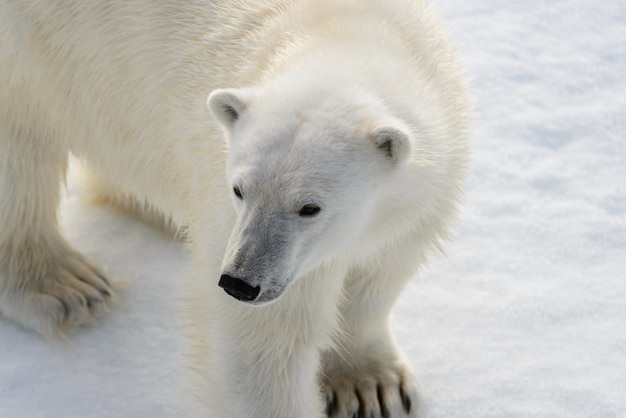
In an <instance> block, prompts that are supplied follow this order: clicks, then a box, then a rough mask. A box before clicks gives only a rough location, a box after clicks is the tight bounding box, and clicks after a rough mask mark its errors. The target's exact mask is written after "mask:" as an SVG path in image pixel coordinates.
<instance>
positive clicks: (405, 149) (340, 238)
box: [208, 89, 411, 304]
mask: <svg viewBox="0 0 626 418" xmlns="http://www.w3.org/2000/svg"><path fill="white" fill-rule="evenodd" d="M283 93H284V94H277V93H276V92H271V94H270V93H268V92H266V91H260V90H256V89H222V90H216V91H214V92H213V93H212V94H211V96H210V97H209V101H208V104H209V107H210V109H211V110H212V112H213V113H214V115H215V117H216V118H217V119H218V120H219V121H220V122H221V124H223V125H224V127H225V129H226V132H227V134H228V137H229V155H228V164H227V179H228V182H229V186H230V190H231V194H232V199H233V202H234V205H235V208H236V212H237V221H236V224H235V226H234V229H233V230H232V234H231V236H230V239H229V242H228V245H227V248H226V254H225V257H224V260H223V264H222V276H221V279H220V286H221V287H223V288H224V290H225V291H226V292H227V293H228V294H229V295H231V296H233V297H235V298H236V299H238V300H241V301H244V302H248V303H251V304H262V303H266V302H270V301H273V300H275V299H276V298H278V297H279V296H280V295H281V294H282V293H283V291H284V290H285V289H286V288H287V286H289V284H290V283H293V282H294V281H295V280H297V279H298V278H300V277H302V276H303V275H306V274H307V273H309V272H311V271H312V270H313V269H315V268H316V267H318V266H320V265H322V264H324V263H328V262H333V260H334V259H336V257H342V254H345V253H346V252H347V250H349V249H350V248H355V247H358V246H360V245H364V243H363V240H368V239H371V238H370V237H369V236H367V235H368V234H367V231H368V226H369V224H370V223H371V222H373V218H374V217H375V216H376V215H375V213H374V212H375V210H374V208H375V207H380V205H379V202H377V199H378V197H379V196H380V195H381V191H384V190H385V188H389V187H393V185H391V184H390V182H392V181H393V175H394V174H393V173H394V172H396V171H397V170H402V169H403V168H402V167H403V166H405V165H406V160H407V158H408V156H409V154H410V152H411V140H410V133H409V132H410V130H409V129H407V127H406V126H405V125H404V124H403V123H402V121H400V120H398V119H395V118H393V117H391V116H390V115H387V114H385V112H383V111H381V110H380V109H379V108H377V106H378V105H377V104H375V101H368V100H366V99H365V98H364V97H358V98H357V99H355V100H352V101H350V100H347V99H346V98H345V97H338V96H333V94H332V92H330V93H329V92H312V91H311V92H305V94H302V91H300V95H299V96H298V97H289V99H288V100H287V98H286V97H285V96H284V95H285V94H288V93H287V92H283ZM356 96H358V95H356ZM277 97H278V98H277ZM378 200H380V199H378Z"/></svg>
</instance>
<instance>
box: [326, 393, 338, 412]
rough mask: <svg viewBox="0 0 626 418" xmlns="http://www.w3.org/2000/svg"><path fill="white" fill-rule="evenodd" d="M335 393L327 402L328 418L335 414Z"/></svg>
mask: <svg viewBox="0 0 626 418" xmlns="http://www.w3.org/2000/svg"><path fill="white" fill-rule="evenodd" d="M335 397H336V395H335V392H333V393H332V394H331V395H330V399H328V400H327V401H326V416H328V417H329V418H330V416H331V415H332V414H333V413H335V406H336V405H335Z"/></svg>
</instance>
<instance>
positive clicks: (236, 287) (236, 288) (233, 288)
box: [219, 274, 261, 302]
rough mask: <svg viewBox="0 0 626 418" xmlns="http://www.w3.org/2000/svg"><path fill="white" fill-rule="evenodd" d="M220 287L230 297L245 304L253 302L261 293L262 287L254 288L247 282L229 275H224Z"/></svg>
mask: <svg viewBox="0 0 626 418" xmlns="http://www.w3.org/2000/svg"><path fill="white" fill-rule="evenodd" d="M219 286H220V287H221V288H222V289H224V291H225V292H226V293H228V294H229V295H230V296H232V297H234V298H235V299H237V300H242V301H244V302H250V301H253V300H254V299H256V297H257V296H259V293H260V292H261V286H256V287H252V286H250V285H249V284H248V283H246V282H245V281H243V280H241V279H238V278H236V277H232V276H230V275H228V274H222V277H220V283H219Z"/></svg>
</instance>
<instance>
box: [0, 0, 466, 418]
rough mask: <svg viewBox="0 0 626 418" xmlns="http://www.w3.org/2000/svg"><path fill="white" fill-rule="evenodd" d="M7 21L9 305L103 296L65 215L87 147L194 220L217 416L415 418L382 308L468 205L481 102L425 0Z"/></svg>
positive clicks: (150, 206) (138, 191)
mask: <svg viewBox="0 0 626 418" xmlns="http://www.w3.org/2000/svg"><path fill="white" fill-rule="evenodd" d="M0 39H2V40H3V45H2V47H0V86H1V88H0V196H2V200H1V201H0V225H1V227H0V312H1V313H2V314H3V315H4V316H6V317H9V318H12V319H13V320H16V321H18V322H19V323H21V324H23V325H25V326H27V327H30V328H33V329H35V330H37V331H39V332H42V333H44V334H52V333H55V332H57V331H58V330H59V329H63V328H65V327H67V326H72V325H80V324H82V323H86V322H89V321H90V320H91V319H92V318H94V317H97V316H98V315H99V314H100V313H102V312H103V311H104V310H105V309H106V307H107V306H108V305H109V303H110V300H111V298H112V296H111V295H112V293H113V290H112V289H111V288H110V285H109V283H108V281H107V280H106V279H105V278H104V277H103V276H102V274H101V273H100V272H99V271H98V270H97V268H96V267H94V266H92V265H91V264H90V263H89V262H88V261H87V260H86V259H85V258H84V257H83V256H82V255H80V253H78V252H76V251H75V250H74V249H72V248H71V246H70V245H69V244H67V243H66V242H65V241H64V240H63V238H62V236H61V234H60V232H59V231H58V228H57V223H56V207H57V204H58V190H59V189H58V187H59V186H58V185H59V183H60V182H61V181H62V179H63V176H64V173H65V169H66V160H67V155H68V152H70V151H71V152H72V153H74V154H75V155H77V156H78V157H79V158H81V159H83V160H84V161H86V162H87V163H88V164H89V166H90V167H91V169H92V170H93V171H94V173H95V174H96V176H97V178H98V179H99V181H101V182H102V184H104V187H103V188H104V189H106V190H107V192H108V193H113V194H114V195H115V196H113V197H112V198H111V199H110V200H111V201H120V202H126V203H125V204H128V206H131V207H133V208H135V209H141V208H145V209H146V210H147V212H148V214H149V216H150V217H155V216H156V217H157V218H159V219H162V220H164V221H165V222H166V223H167V224H168V225H170V224H173V225H178V226H179V227H185V228H186V231H185V233H186V235H187V237H188V239H189V243H190V244H189V246H190V251H191V254H192V257H193V260H194V273H193V278H192V281H191V283H190V286H189V289H190V308H189V318H190V322H191V323H192V326H191V329H192V334H193V335H192V338H193V339H194V340H195V341H196V343H197V344H196V345H197V350H196V351H195V352H194V354H193V356H192V362H193V364H192V367H193V368H194V369H196V370H198V371H199V374H198V375H199V379H198V382H196V386H195V390H194V392H195V394H196V395H197V398H198V399H199V400H200V403H201V404H203V405H205V407H206V408H209V409H211V411H212V412H211V415H210V416H219V417H232V416H236V417H284V418H293V417H321V416H323V415H324V410H325V405H324V402H327V403H329V404H330V406H331V407H330V408H329V411H330V415H331V416H333V417H351V416H353V414H355V413H356V412H357V411H359V410H360V412H361V413H363V414H365V416H370V414H371V416H376V417H378V416H383V415H384V414H385V413H386V412H389V414H390V415H389V416H391V417H401V416H416V413H417V412H416V411H417V402H418V394H417V389H416V384H415V382H414V380H413V378H412V376H411V373H410V371H409V369H408V367H407V365H406V363H405V362H404V360H403V358H402V355H401V353H400V352H399V349H398V348H397V346H396V344H395V342H394V340H393V337H392V336H391V335H390V333H389V329H388V325H387V317H388V314H389V311H390V309H391V307H392V305H393V303H394V301H395V299H396V298H397V296H398V295H399V293H400V292H401V291H402V288H403V286H404V284H405V283H406V282H407V280H408V279H409V278H410V277H411V276H412V275H413V274H414V273H415V272H416V270H417V269H418V267H419V265H420V264H421V263H422V262H424V261H425V257H426V255H427V253H428V251H429V250H431V249H432V248H434V247H438V246H439V243H440V241H441V240H442V239H443V238H445V236H446V233H447V231H448V227H449V226H450V224H451V223H452V221H453V219H454V216H455V213H456V206H457V203H458V199H459V196H460V189H461V187H462V182H463V178H464V174H465V171H466V166H467V158H468V150H467V144H466V137H467V130H468V126H469V109H470V105H469V100H468V94H467V88H466V86H465V83H464V81H463V79H462V77H461V70H460V68H459V66H458V64H457V62H456V58H455V54H454V50H453V48H452V47H451V46H450V44H449V43H448V41H447V39H446V36H445V34H444V33H443V32H442V30H441V28H440V27H439V22H438V19H437V17H436V16H435V14H434V13H433V12H432V10H431V9H429V8H428V7H427V6H425V5H424V4H423V2H421V1H418V0H395V1H380V0H302V1H292V0H249V1H232V2H231V1H223V0H219V1H212V2H203V1H191V2H178V1H167V0H165V1H159V2H154V1H149V0H137V1H132V2H131V1H121V0H104V1H99V2H84V1H82V0H67V1H58V2H57V1H43V0H42V1H26V0H23V1H9V0H3V1H0ZM222 88H226V89H222ZM209 95H210V98H209V102H208V104H209V106H208V107H207V106H206V99H207V97H209ZM209 108H210V109H211V111H212V112H210V111H209ZM224 134H226V135H224ZM227 156H228V157H227ZM235 186H237V187H240V188H241V191H242V192H243V193H242V194H243V199H239V198H237V197H236V196H234V195H233V191H232V189H233V187H235ZM111 191H113V192H111ZM305 205H313V206H319V208H320V209H321V210H320V212H319V214H316V215H313V216H300V215H299V214H298V212H299V210H301V209H302V208H303V207H304V206H305ZM221 274H229V275H231V276H233V277H240V278H241V279H245V281H247V282H249V284H250V285H251V286H252V287H254V286H258V288H259V289H261V290H260V292H261V293H260V295H259V296H258V299H257V300H255V301H252V302H250V303H243V302H240V301H237V300H235V299H234V298H232V297H230V296H228V295H227V294H226V293H225V292H223V291H222V289H220V288H219V287H218V286H217V284H218V281H219V280H220V275H221ZM254 304H257V305H259V306H252V305H254ZM320 385H321V386H320ZM379 399H382V400H383V404H384V405H379ZM407 399H409V400H410V401H411V407H410V408H408V401H407ZM403 403H404V407H403ZM205 407H200V406H199V410H198V414H199V415H206V414H208V412H207V409H206V408H205ZM385 410H387V411H385Z"/></svg>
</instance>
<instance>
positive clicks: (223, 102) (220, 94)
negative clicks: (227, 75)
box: [207, 89, 248, 128]
mask: <svg viewBox="0 0 626 418" xmlns="http://www.w3.org/2000/svg"><path fill="white" fill-rule="evenodd" d="M207 106H208V108H209V109H210V110H211V112H213V115H215V117H216V118H217V119H218V120H219V121H220V122H221V123H222V124H223V125H224V126H226V127H228V128H230V127H231V126H232V125H233V124H234V123H235V122H237V120H238V119H239V118H240V117H241V114H242V113H243V112H245V111H246V109H247V108H248V104H247V103H246V100H245V99H244V94H243V92H242V91H241V90H238V89H217V90H214V91H213V92H211V94H209V99H208V100H207Z"/></svg>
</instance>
